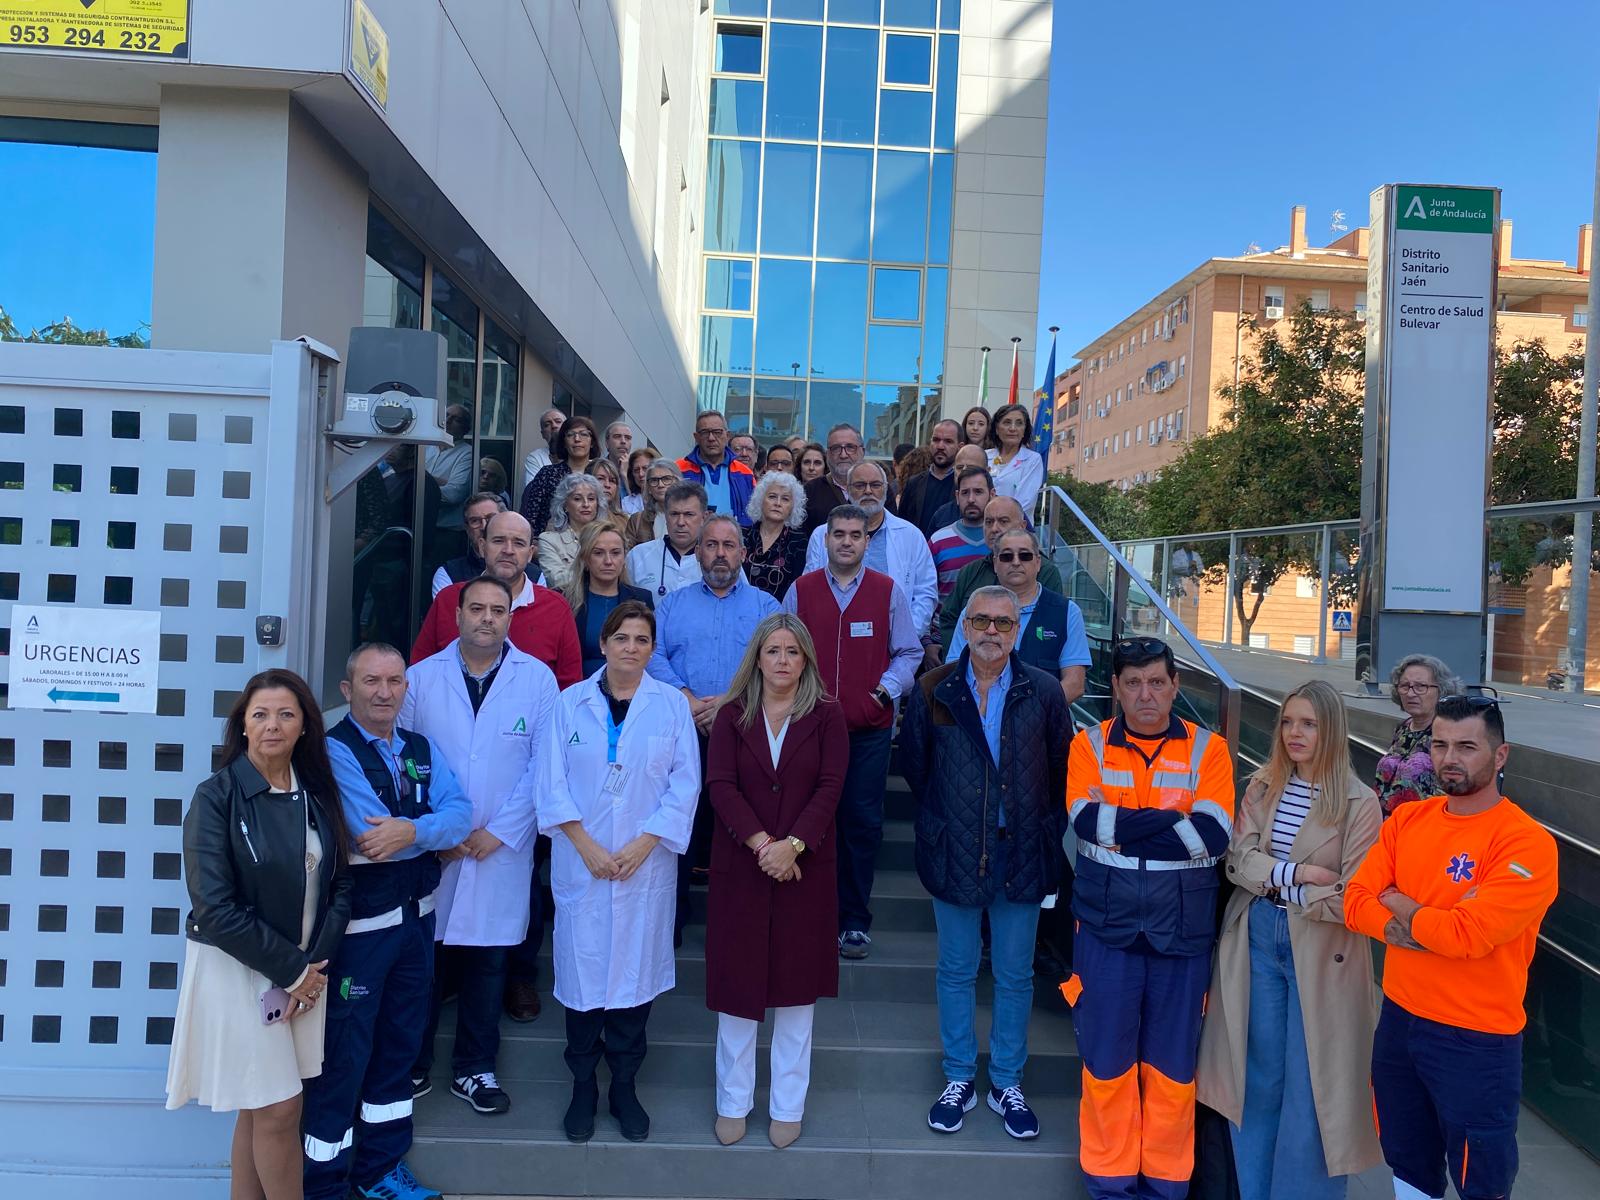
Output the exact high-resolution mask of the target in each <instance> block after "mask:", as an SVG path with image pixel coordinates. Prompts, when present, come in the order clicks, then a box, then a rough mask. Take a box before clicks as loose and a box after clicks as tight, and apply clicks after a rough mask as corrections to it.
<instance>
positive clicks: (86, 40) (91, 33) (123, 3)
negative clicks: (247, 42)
mask: <svg viewBox="0 0 1600 1200" xmlns="http://www.w3.org/2000/svg"><path fill="white" fill-rule="evenodd" d="M12 46H15V47H20V48H24V49H29V50H50V51H60V50H74V51H77V50H82V51H86V52H88V53H90V54H139V55H145V56H158V57H161V58H188V57H189V0H0V49H4V48H6V47H12Z"/></svg>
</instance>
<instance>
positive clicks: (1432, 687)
mask: <svg viewBox="0 0 1600 1200" xmlns="http://www.w3.org/2000/svg"><path fill="white" fill-rule="evenodd" d="M1394 690H1395V691H1397V692H1399V693H1400V694H1401V695H1402V696H1422V695H1425V694H1427V693H1428V692H1436V691H1438V690H1439V685H1438V684H1437V683H1402V684H1398V685H1396V687H1395V689H1394Z"/></svg>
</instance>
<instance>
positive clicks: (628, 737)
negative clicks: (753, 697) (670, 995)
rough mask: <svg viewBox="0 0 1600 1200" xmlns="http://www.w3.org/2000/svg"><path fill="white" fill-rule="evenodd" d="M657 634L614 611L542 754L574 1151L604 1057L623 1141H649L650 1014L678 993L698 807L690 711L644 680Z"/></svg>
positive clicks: (641, 614)
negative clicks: (645, 1069) (686, 881)
mask: <svg viewBox="0 0 1600 1200" xmlns="http://www.w3.org/2000/svg"><path fill="white" fill-rule="evenodd" d="M655 634H656V622H655V616H654V615H653V614H652V613H651V611H650V609H649V608H647V607H646V606H645V605H643V604H640V603H639V602H638V601H637V600H628V601H624V602H623V603H622V604H619V605H617V607H616V608H614V609H613V610H612V611H611V615H610V616H609V617H607V618H606V622H605V625H604V627H603V628H602V629H601V631H600V648H601V652H602V653H603V654H604V655H605V660H606V665H605V666H604V667H602V668H601V669H600V670H598V671H596V672H595V673H594V674H593V675H591V676H590V677H589V678H588V679H585V680H583V681H581V682H579V683H575V684H573V685H572V686H571V687H569V688H568V689H567V690H566V691H565V692H563V693H562V695H561V699H560V701H559V702H558V703H557V705H556V711H555V715H554V717H553V718H552V719H551V721H550V728H549V733H548V734H547V736H546V739H545V750H544V753H543V755H542V759H543V761H542V764H541V776H540V787H539V797H538V811H539V832H541V833H546V834H549V835H550V840H551V855H550V889H551V892H552V893H553V895H554V897H555V906H556V923H555V974H556V983H555V996H556V999H557V1000H559V1001H560V1002H561V1004H562V1005H563V1006H564V1007H565V1008H566V1010H567V1051H566V1059H567V1066H568V1067H569V1068H570V1069H571V1071H572V1078H573V1085H572V1103H571V1104H570V1105H569V1106H568V1108H567V1115H566V1119H565V1126H566V1134H567V1137H568V1138H569V1139H571V1140H572V1141H574V1142H586V1141H588V1140H589V1138H590V1137H592V1136H593V1134H594V1115H595V1110H596V1108H597V1107H598V1105H599V1098H600V1090H599V1085H598V1084H597V1083H596V1082H595V1068H596V1067H597V1066H598V1065H599V1063H600V1058H601V1056H602V1055H604V1057H605V1059H606V1065H607V1067H608V1068H609V1069H610V1071H611V1089H610V1095H609V1100H610V1109H611V1115H612V1116H614V1117H616V1118H617V1122H618V1124H619V1125H620V1126H621V1129H622V1135H623V1136H624V1137H625V1138H627V1139H628V1140H629V1141H635V1142H638V1141H643V1140H644V1139H645V1138H646V1137H648V1136H649V1133H650V1117H649V1115H648V1114H647V1113H646V1112H645V1110H644V1108H643V1106H641V1105H640V1103H639V1098H638V1095H637V1094H636V1093H635V1090H634V1079H635V1077H636V1076H637V1075H638V1073H639V1065H640V1063H642V1062H643V1061H644V1053H645V1021H646V1020H647V1019H648V1018H649V1015H650V1002H651V1001H652V1000H654V999H655V998H656V997H657V996H659V995H660V994H661V993H662V992H665V991H667V990H668V989H670V988H671V987H672V985H673V952H672V925H673V914H674V909H675V906H676V902H677V882H678V861H677V857H678V855H680V854H682V853H684V851H685V850H687V849H688V845H689V830H690V828H691V826H692V824H693V822H694V810H695V804H696V802H697V800H698V799H699V796H700V743H699V738H698V737H697V735H696V734H695V728H694V719H693V718H692V717H691V716H690V715H689V703H688V701H687V700H685V699H684V698H683V694H682V693H681V692H679V691H678V690H677V689H676V688H673V687H668V686H667V685H665V684H663V683H660V682H658V681H656V680H654V679H651V678H650V677H649V676H648V675H646V674H645V664H646V663H648V662H649V661H650V655H651V652H652V651H653V650H654V649H655Z"/></svg>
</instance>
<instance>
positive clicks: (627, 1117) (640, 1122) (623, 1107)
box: [608, 1081, 650, 1142]
mask: <svg viewBox="0 0 1600 1200" xmlns="http://www.w3.org/2000/svg"><path fill="white" fill-rule="evenodd" d="M608 1098H609V1100H610V1102H611V1115H612V1116H613V1117H615V1118H616V1119H617V1124H618V1125H620V1126H621V1127H622V1136H623V1137H625V1138H627V1139H628V1140H629V1141H630V1142H642V1141H644V1140H645V1138H647V1137H649V1136H650V1114H649V1113H647V1112H645V1110H644V1105H642V1104H640V1103H639V1095H638V1093H637V1092H635V1091H634V1090H633V1084H631V1083H617V1082H615V1081H613V1083H612V1084H611V1091H610V1094H609V1097H608Z"/></svg>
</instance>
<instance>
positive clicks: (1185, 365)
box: [1178, 354, 1189, 379]
mask: <svg viewBox="0 0 1600 1200" xmlns="http://www.w3.org/2000/svg"><path fill="white" fill-rule="evenodd" d="M1188 372H1189V356H1188V355H1187V354H1180V355H1178V378H1179V379H1182V378H1183V377H1184V376H1185V375H1186V374H1188Z"/></svg>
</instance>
